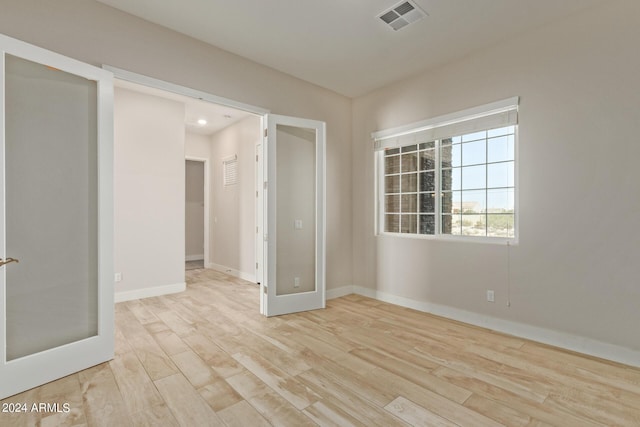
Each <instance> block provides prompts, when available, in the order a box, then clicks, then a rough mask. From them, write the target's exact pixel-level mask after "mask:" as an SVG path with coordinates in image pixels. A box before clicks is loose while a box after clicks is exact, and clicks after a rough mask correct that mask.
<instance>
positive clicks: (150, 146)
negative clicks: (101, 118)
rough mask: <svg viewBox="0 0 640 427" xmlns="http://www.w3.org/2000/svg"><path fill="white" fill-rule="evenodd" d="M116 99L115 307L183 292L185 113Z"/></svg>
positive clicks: (151, 102) (130, 95)
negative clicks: (160, 294) (117, 277)
mask: <svg viewBox="0 0 640 427" xmlns="http://www.w3.org/2000/svg"><path fill="white" fill-rule="evenodd" d="M114 98H115V100H114V141H115V144H114V176H115V189H114V192H115V200H114V204H115V215H114V217H115V242H114V243H115V271H116V272H120V273H122V278H123V280H122V282H120V283H116V299H128V298H133V297H138V296H149V295H152V294H154V292H159V290H165V291H176V290H179V289H181V288H182V289H184V258H185V250H184V242H185V239H184V215H185V212H184V200H185V195H184V180H185V171H184V168H185V164H184V138H185V136H184V135H185V132H184V105H183V104H181V103H179V102H176V101H171V100H167V99H164V98H158V97H155V96H150V95H145V94H141V93H138V92H133V91H130V90H126V89H121V88H116V89H115V97H114ZM154 289H155V291H154Z"/></svg>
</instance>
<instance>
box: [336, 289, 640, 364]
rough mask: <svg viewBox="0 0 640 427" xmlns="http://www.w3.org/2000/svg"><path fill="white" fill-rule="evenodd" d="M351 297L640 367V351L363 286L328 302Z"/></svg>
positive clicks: (338, 290) (341, 292)
mask: <svg viewBox="0 0 640 427" xmlns="http://www.w3.org/2000/svg"><path fill="white" fill-rule="evenodd" d="M351 293H354V294H358V295H362V296H365V297H369V298H374V299H377V300H379V301H384V302H388V303H391V304H395V305H399V306H402V307H407V308H412V309H414V310H418V311H423V312H426V313H431V314H434V315H436V316H441V317H446V318H447V319H452V320H457V321H459V322H464V323H468V324H471V325H475V326H480V327H482V328H486V329H491V330H493V331H497V332H502V333H505V334H509V335H513V336H516V337H520V338H525V339H528V340H531V341H536V342H540V343H544V344H548V345H552V346H554V347H559V348H563V349H565V350H570V351H575V352H578V353H582V354H586V355H589V356H594V357H599V358H602V359H607V360H611V361H614V362H618V363H623V364H625V365H630V366H635V367H640V351H637V350H632V349H630V348H626V347H621V346H618V345H613V344H608V343H605V342H602V341H597V340H594V339H591V338H586V337H581V336H578V335H572V334H567V333H565V332H559V331H554V330H551V329H545V328H539V327H537V326H531V325H527V324H524V323H518V322H513V321H510V320H504V319H499V318H496V317H492V316H487V315H483V314H478V313H473V312H470V311H466V310H460V309H457V308H453V307H449V306H445V305H440V304H432V303H428V302H422V301H416V300H412V299H410V298H404V297H399V296H396V295H393V294H390V293H387V292H381V291H376V290H373V289H369V288H365V287H362V286H343V287H341V288H337V289H330V290H327V294H326V295H327V299H332V298H339V297H341V296H345V295H349V294H351Z"/></svg>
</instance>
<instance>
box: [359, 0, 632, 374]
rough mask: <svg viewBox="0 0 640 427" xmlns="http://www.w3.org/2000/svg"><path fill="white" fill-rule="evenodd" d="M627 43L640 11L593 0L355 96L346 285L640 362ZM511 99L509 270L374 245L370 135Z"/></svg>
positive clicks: (394, 244)
mask: <svg viewBox="0 0 640 427" xmlns="http://www.w3.org/2000/svg"><path fill="white" fill-rule="evenodd" d="M638 40H640V2H637V1H615V2H605V3H604V4H603V5H602V6H601V7H598V8H596V9H592V10H588V11H586V12H585V13H582V14H580V15H578V16H575V17H572V18H569V19H566V20H564V21H562V22H560V23H557V24H553V25H549V26H546V27H543V28H539V29H538V30H536V31H534V32H530V33H528V34H524V35H521V36H520V37H517V38H514V39H512V40H510V41H508V42H506V43H502V44H500V45H496V46H495V47H493V48H490V49H487V50H484V51H481V52H478V53H476V54H474V55H472V56H469V57H467V58H465V59H463V60H461V61H459V62H456V63H452V64H450V65H447V66H445V67H442V68H440V69H438V70H435V71H433V72H430V73H424V74H422V75H419V76H416V77H414V78H412V79H408V80H405V81H402V82H399V83H397V84H394V85H391V86H388V87H385V88H382V89H380V90H377V91H374V92H373V93H371V94H368V95H366V96H363V97H360V98H357V99H355V100H354V104H353V150H354V151H353V154H352V157H353V165H354V167H353V182H354V190H353V195H354V212H353V226H354V234H353V239H354V248H353V258H354V273H355V274H354V278H355V283H356V285H358V286H360V287H362V288H363V289H365V290H368V291H371V292H373V293H376V292H378V293H379V294H381V295H387V296H388V297H391V298H398V299H399V300H402V301H405V302H407V301H413V302H416V303H418V305H420V304H422V307H431V308H432V309H434V310H436V311H438V310H440V311H442V312H449V313H457V314H458V315H460V316H465V315H468V317H469V318H470V319H475V320H481V319H485V320H487V319H489V320H487V325H489V326H495V325H498V324H500V323H501V322H502V324H505V323H504V321H506V322H507V323H508V325H510V326H509V327H512V328H516V329H517V327H518V326H517V325H522V324H524V325H527V327H523V328H522V330H528V331H529V332H531V333H532V334H534V332H535V333H541V336H540V337H538V338H539V339H550V338H551V336H552V335H554V333H555V332H559V333H560V335H556V336H557V337H573V338H575V339H573V338H572V339H573V342H571V343H566V344H567V345H569V346H574V347H576V348H578V349H580V350H585V349H586V347H591V349H586V350H593V348H595V347H598V348H600V349H601V350H602V351H599V350H598V351H596V353H598V352H599V354H601V355H605V356H609V357H612V358H618V359H624V360H625V361H627V362H628V363H634V364H638V365H640V356H639V355H640V353H638V352H637V351H638V350H640V334H638V333H637V331H636V329H637V328H636V326H635V325H638V324H640V310H639V309H638V307H639V302H640V287H639V286H638V283H639V278H640V263H639V262H638V254H639V248H640V227H639V226H638V225H639V221H640V197H638V183H639V182H640V168H638V167H637V162H638V159H639V158H640V144H638V136H639V135H640V121H639V120H638V111H639V110H638V108H639V106H640V83H639V80H638V76H639V75H640V55H638ZM515 95H519V96H520V97H521V104H520V115H519V117H520V125H519V163H518V178H519V189H520V193H519V194H520V204H519V212H520V216H519V220H520V226H519V232H520V244H519V245H518V246H514V247H512V248H511V254H510V259H509V261H508V253H507V248H506V246H504V245H492V244H474V243H460V242H443V241H431V240H417V239H407V238H396V237H377V238H376V237H374V217H373V208H374V193H373V182H374V175H373V144H372V141H371V138H370V133H371V132H372V131H376V130H381V129H386V128H390V127H394V126H399V125H403V124H407V123H411V122H414V121H417V120H421V119H425V118H430V117H435V116H438V115H442V114H445V113H450V112H455V111H459V110H462V109H465V108H469V107H474V106H477V105H482V104H485V103H488V102H491V101H496V100H500V99H504V98H508V97H511V96H515ZM508 262H510V267H509V268H510V276H509V277H508V280H509V282H510V293H511V306H510V307H508V306H507V304H506V302H507V300H506V298H507V283H508V282H507V273H508ZM486 289H494V290H495V291H496V303H494V304H492V303H488V302H486V298H485V290H486ZM465 313H466V314H465ZM491 319H493V320H491ZM536 328H540V329H536ZM507 329H509V328H507ZM534 329H535V331H534ZM545 331H546V332H545ZM554 331H555V332H554ZM551 341H553V342H554V343H555V344H561V345H562V344H563V343H562V342H561V341H562V338H559V339H555V340H553V339H551ZM608 344H611V345H614V346H617V347H608ZM581 345H584V347H585V348H580V346H581ZM625 349H629V350H634V351H636V352H635V353H634V352H629V353H625ZM622 353H625V354H626V355H627V356H628V357H627V356H625V355H624V354H622ZM625 357H626V359H625Z"/></svg>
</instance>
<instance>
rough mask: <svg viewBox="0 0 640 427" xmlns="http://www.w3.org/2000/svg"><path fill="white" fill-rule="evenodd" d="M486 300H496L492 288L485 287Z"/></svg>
mask: <svg viewBox="0 0 640 427" xmlns="http://www.w3.org/2000/svg"><path fill="white" fill-rule="evenodd" d="M487 301H489V302H496V295H495V292H493V290H491V289H487Z"/></svg>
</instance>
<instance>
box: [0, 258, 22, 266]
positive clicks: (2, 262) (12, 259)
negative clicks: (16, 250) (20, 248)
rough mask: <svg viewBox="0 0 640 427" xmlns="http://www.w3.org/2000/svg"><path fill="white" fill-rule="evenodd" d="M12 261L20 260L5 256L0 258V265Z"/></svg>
mask: <svg viewBox="0 0 640 427" xmlns="http://www.w3.org/2000/svg"><path fill="white" fill-rule="evenodd" d="M12 262H20V261H18V260H17V259H15V258H7V259H6V260H3V259H2V258H0V267H2V266H3V265H5V264H9V263H12Z"/></svg>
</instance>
